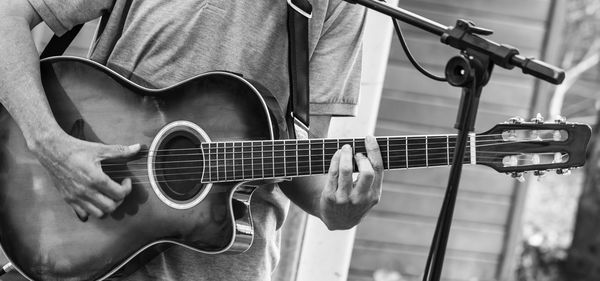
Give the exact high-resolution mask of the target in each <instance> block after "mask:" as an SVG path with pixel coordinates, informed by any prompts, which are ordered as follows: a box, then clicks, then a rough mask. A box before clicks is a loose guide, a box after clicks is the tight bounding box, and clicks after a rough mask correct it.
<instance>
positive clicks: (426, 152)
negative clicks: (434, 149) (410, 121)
mask: <svg viewBox="0 0 600 281" xmlns="http://www.w3.org/2000/svg"><path fill="white" fill-rule="evenodd" d="M428 149H429V148H428V140H427V136H425V167H429V156H428V153H429V152H428V151H427V150H428Z"/></svg>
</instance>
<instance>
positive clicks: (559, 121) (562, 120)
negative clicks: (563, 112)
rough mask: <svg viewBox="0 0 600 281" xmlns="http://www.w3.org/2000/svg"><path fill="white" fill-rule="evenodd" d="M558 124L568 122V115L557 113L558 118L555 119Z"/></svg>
mask: <svg viewBox="0 0 600 281" xmlns="http://www.w3.org/2000/svg"><path fill="white" fill-rule="evenodd" d="M554 122H555V123H556V124H567V117H564V116H560V115H557V116H556V119H554Z"/></svg>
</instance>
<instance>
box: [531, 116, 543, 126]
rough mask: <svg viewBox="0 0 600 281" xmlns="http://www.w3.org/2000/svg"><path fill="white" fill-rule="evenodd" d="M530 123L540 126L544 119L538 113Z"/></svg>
mask: <svg viewBox="0 0 600 281" xmlns="http://www.w3.org/2000/svg"><path fill="white" fill-rule="evenodd" d="M531 122H533V123H536V124H542V123H544V117H543V116H542V114H541V113H538V114H537V115H536V116H535V117H533V118H531Z"/></svg>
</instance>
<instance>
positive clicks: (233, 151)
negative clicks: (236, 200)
mask: <svg viewBox="0 0 600 281" xmlns="http://www.w3.org/2000/svg"><path fill="white" fill-rule="evenodd" d="M231 153H232V155H231V162H232V164H233V169H232V171H233V178H234V179H235V178H236V176H235V143H232V144H231Z"/></svg>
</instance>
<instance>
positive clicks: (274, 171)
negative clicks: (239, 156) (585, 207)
mask: <svg viewBox="0 0 600 281" xmlns="http://www.w3.org/2000/svg"><path fill="white" fill-rule="evenodd" d="M526 160H527V161H531V159H526ZM521 161H523V159H521ZM479 163H480V164H484V163H486V162H485V161H483V162H479ZM487 163H490V162H487ZM531 165H536V164H535V163H533V162H532V163H531ZM404 166H405V165H402V167H399V168H393V169H410V168H421V167H422V168H425V167H426V166H416V167H410V166H409V167H408V168H406V167H404ZM438 166H448V165H447V164H446V163H433V164H432V165H429V166H427V167H438ZM189 168H192V167H189ZM300 168H302V169H300ZM307 168H309V167H308V166H301V167H299V169H298V170H299V171H297V172H296V175H298V176H300V175H306V174H325V173H321V171H323V170H322V167H321V169H318V170H319V173H316V172H312V170H309V169H307ZM251 171H254V172H256V171H260V173H262V172H263V171H264V172H265V175H267V178H269V176H268V175H272V177H285V176H287V175H285V173H284V174H283V175H281V174H282V172H284V171H283V169H270V168H267V169H251V170H246V171H238V172H235V173H234V172H232V171H230V172H227V173H225V172H221V173H215V177H216V178H218V179H220V178H221V175H222V176H223V177H224V178H225V180H227V178H231V180H236V179H237V180H240V179H244V178H246V177H245V176H246V174H250V172H251ZM145 175H147V173H142V174H139V173H138V174H132V175H127V176H120V177H114V179H124V178H126V177H130V176H145ZM186 175H199V176H202V175H205V174H203V173H201V172H200V173H199V172H189V173H171V174H160V176H161V177H170V176H186ZM211 175H212V174H211ZM237 175H241V176H242V178H240V177H238V176H237ZM205 176H206V175H205ZM249 178H253V177H252V176H250V177H249ZM256 178H263V177H256ZM167 181H168V180H167ZM217 181H218V180H217Z"/></svg>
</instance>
